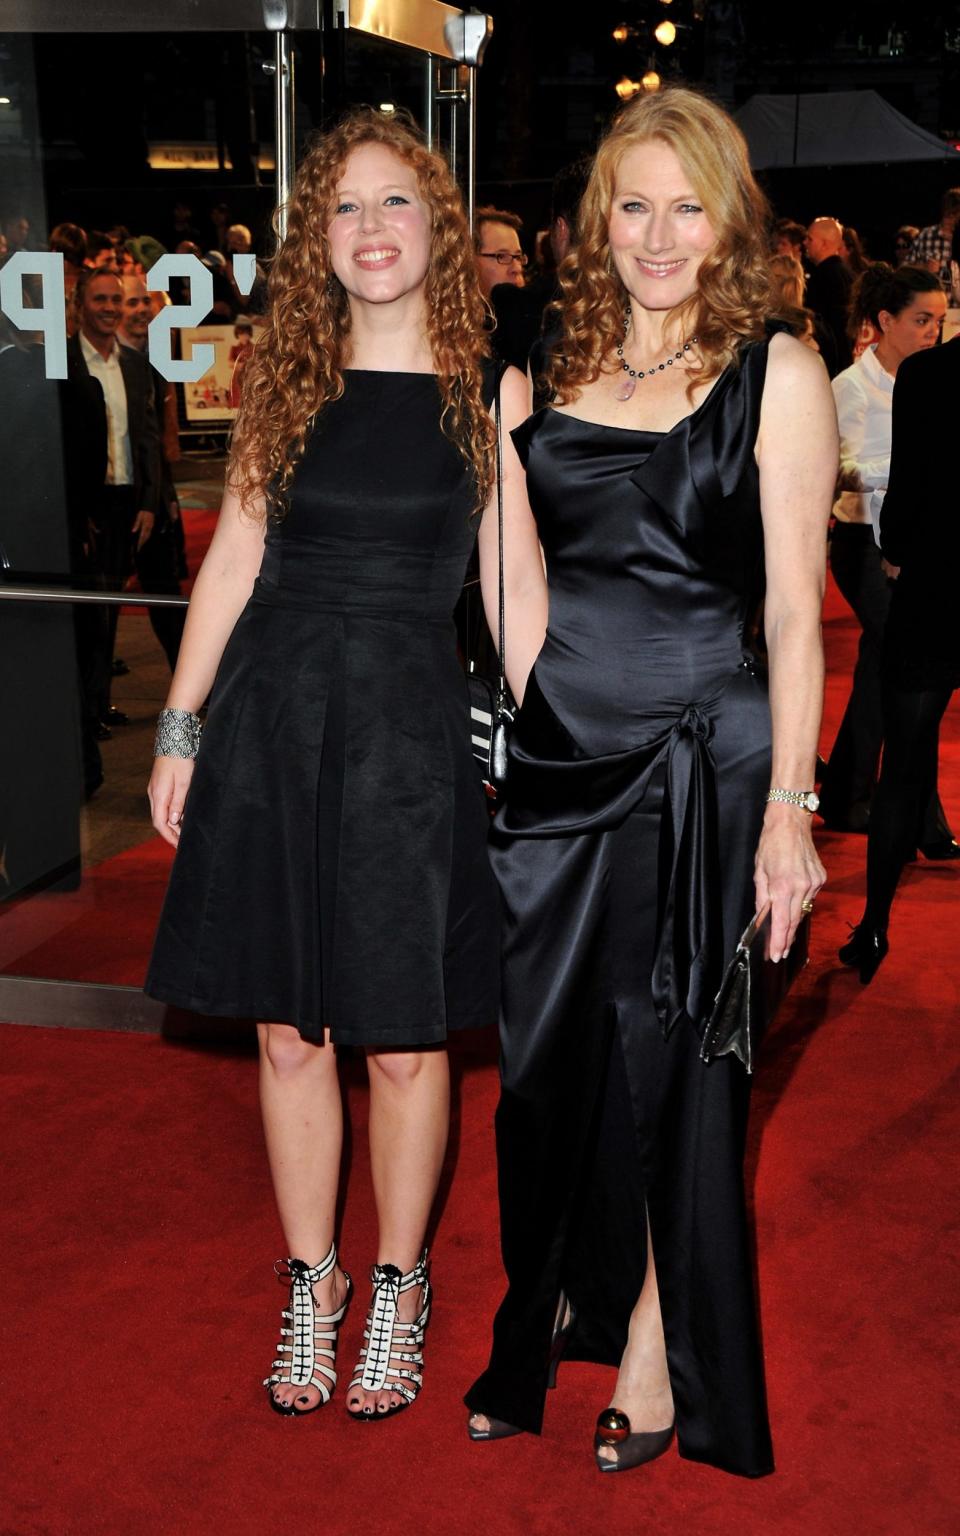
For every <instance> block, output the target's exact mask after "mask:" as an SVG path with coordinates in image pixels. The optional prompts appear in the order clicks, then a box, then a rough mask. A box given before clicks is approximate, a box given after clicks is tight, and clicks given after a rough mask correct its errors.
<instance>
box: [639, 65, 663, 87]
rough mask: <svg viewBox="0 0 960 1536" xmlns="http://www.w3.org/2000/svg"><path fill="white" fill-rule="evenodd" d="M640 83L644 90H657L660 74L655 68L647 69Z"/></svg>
mask: <svg viewBox="0 0 960 1536" xmlns="http://www.w3.org/2000/svg"><path fill="white" fill-rule="evenodd" d="M640 84H641V85H642V86H643V89H644V90H645V91H659V89H660V76H659V75H658V74H657V72H656V70H655V69H648V70H647V72H646V74H645V75H644V77H643V79H642V80H641V82H640Z"/></svg>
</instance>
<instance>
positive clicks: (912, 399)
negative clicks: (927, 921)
mask: <svg viewBox="0 0 960 1536" xmlns="http://www.w3.org/2000/svg"><path fill="white" fill-rule="evenodd" d="M958 395H960V346H958V344H957V342H956V341H951V342H949V343H948V344H947V345H946V346H944V347H936V348H933V347H927V348H924V349H922V350H921V351H919V352H916V353H914V354H913V355H911V356H907V357H905V358H904V359H903V360H902V363H901V366H900V367H899V368H898V370H897V379H896V384H895V385H894V390H893V430H892V448H891V455H890V475H889V483H888V487H887V494H886V496H885V497H884V501H883V506H882V508H881V511H880V547H881V550H882V552H883V559H884V562H885V570H886V572H887V575H888V576H889V577H890V578H891V579H892V583H893V591H892V594H891V598H890V612H889V615H888V618H887V624H886V628H885V631H884V639H883V656H882V661H881V688H882V700H883V763H882V766H881V769H880V782H879V784H878V785H877V791H876V794H875V796H874V801H873V810H872V811H871V813H870V831H869V835H868V838H867V902H866V908H865V911H864V913H863V916H862V917H861V919H860V922H859V923H858V924H857V926H856V928H855V929H854V931H853V933H852V934H851V936H850V938H849V940H848V941H847V943H846V944H844V946H843V947H842V949H841V950H840V959H841V961H842V962H843V964H844V965H850V966H854V967H856V969H857V970H858V971H859V974H860V980H861V981H862V982H864V983H866V982H869V981H872V979H873V977H874V976H875V974H876V971H877V968H878V966H879V965H880V964H881V962H882V961H883V959H884V957H885V955H886V954H887V952H888V949H889V940H888V938H887V927H888V923H889V918H890V909H891V906H892V904H893V898H894V894H895V892H896V889H897V885H898V883H899V880H900V875H901V873H902V871H903V866H904V864H905V863H906V862H907V860H908V859H910V858H911V857H912V856H913V852H914V846H915V841H916V827H917V824H918V822H920V821H921V820H922V818H923V816H924V814H925V807H926V806H927V805H928V804H929V802H930V799H931V797H932V796H934V795H935V793H936V782H937V757H938V749H939V730H940V721H941V720H942V719H943V715H944V712H945V710H946V708H947V705H948V704H949V702H950V699H951V696H952V694H953V690H954V689H955V688H957V687H960V625H958V624H957V616H956V609H955V607H954V603H955V601H956V573H957V569H958V566H960V519H958V518H957V515H956V506H955V502H954V500H953V498H952V497H951V496H950V495H949V494H947V488H948V487H949V486H950V485H951V483H952V475H953V444H954V436H955V432H956V421H955V417H956V401H957V399H958ZM958 852H960V850H958Z"/></svg>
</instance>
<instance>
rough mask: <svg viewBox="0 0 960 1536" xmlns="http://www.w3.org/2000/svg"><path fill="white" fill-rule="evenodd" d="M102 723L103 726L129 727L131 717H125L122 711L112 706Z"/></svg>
mask: <svg viewBox="0 0 960 1536" xmlns="http://www.w3.org/2000/svg"><path fill="white" fill-rule="evenodd" d="M100 723H101V725H129V724H130V716H129V715H125V714H124V712H123V710H122V709H117V708H116V707H115V706H114V705H113V704H111V705H110V708H109V709H108V710H107V713H106V714H105V715H104V717H103V719H102V721H101V722H100Z"/></svg>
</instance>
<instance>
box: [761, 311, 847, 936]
mask: <svg viewBox="0 0 960 1536" xmlns="http://www.w3.org/2000/svg"><path fill="white" fill-rule="evenodd" d="M838 456H839V453H838V434H837V419H836V412H835V410H834V403H833V397H832V395H831V393H830V386H829V383H828V380H827V374H826V370H825V369H824V367H823V364H822V362H821V360H820V359H819V358H818V357H817V356H816V355H815V354H814V353H812V352H811V351H810V350H809V349H808V348H805V347H802V346H801V345H800V343H799V342H796V341H794V340H793V338H792V337H788V336H782V335H778V336H776V337H774V338H773V340H772V341H771V344H770V357H769V363H768V368H767V379H766V384H765V387H764V393H763V405H762V407H761V413H760V434H759V437H758V441H757V458H758V461H759V465H760V505H761V511H762V515H763V530H764V545H765V551H766V574H767V595H766V603H765V607H764V622H765V629H766V639H767V650H768V653H769V657H770V713H771V718H772V724H773V765H772V772H771V788H778V789H791V790H806V789H811V788H812V787H813V778H814V767H815V762H816V752H817V740H818V736H819V732H820V717H821V711H822V707H823V646H822V641H821V635H820V613H821V607H822V604H823V589H824V582H825V576H826V531H827V520H828V518H829V516H830V505H831V501H832V498H833V489H834V484H835V482H836V475H837V462H838ZM825 879H826V875H825V873H824V869H823V866H822V865H821V863H820V860H819V858H818V857H817V854H816V850H815V849H814V846H813V836H812V817H811V816H810V814H809V812H807V811H804V810H802V809H800V808H799V807H797V806H792V805H768V806H767V808H766V813H765V815H764V822H763V831H762V833H761V836H760V843H759V846H758V848H757V857H756V866H755V880H756V891H757V909H758V910H760V908H761V907H763V906H765V905H766V903H767V902H768V901H770V902H771V903H772V908H773V912H772V932H771V955H772V958H773V959H775V960H777V959H780V958H781V957H782V956H783V955H784V954H786V952H787V950H788V949H789V948H790V945H791V943H792V942H793V936H794V934H795V932H796V928H797V924H798V922H799V921H800V918H801V916H802V903H803V902H804V901H808V900H810V901H812V900H813V898H814V897H815V896H816V894H817V892H818V891H819V889H820V887H821V886H822V885H823V883H824V881H825Z"/></svg>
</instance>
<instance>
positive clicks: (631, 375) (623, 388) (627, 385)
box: [613, 304, 697, 400]
mask: <svg viewBox="0 0 960 1536" xmlns="http://www.w3.org/2000/svg"><path fill="white" fill-rule="evenodd" d="M631 314H632V310H631V308H630V305H629V304H628V305H627V312H626V315H625V316H624V320H623V338H622V340H621V341H618V342H617V356H618V357H619V359H620V366H621V368H622V369H623V371H624V373H625V374H626V375H627V377H626V378H625V379H622V380H621V381H620V383H619V384H618V385H617V387H616V389H615V390H614V392H613V393H614V399H615V400H629V399H630V397H631V396H632V394H633V392H634V390H635V389H636V387H637V381H638V380H639V379H646V378H650V377H651V376H652V375H653V374H655V373H663V371H664V369H665V368H672V367H673V365H674V363H679V362H680V360H681V359H682V358H683V356H684V354H685V353H687V352H689V351H690V348H691V347H694V346H696V344H697V338H696V336H691V337H690V340H689V341H685V342H684V344H683V346H682V347H681V348H680V350H679V352H674V354H673V356H672V357H668V358H667V359H666V360H665V361H664V362H662V363H655V364H654V366H653V367H652V368H631V367H630V364H629V363H628V362H627V360H626V358H625V357H624V355H623V343H624V341H626V339H627V332H628V330H629V329H630V317H631Z"/></svg>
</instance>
